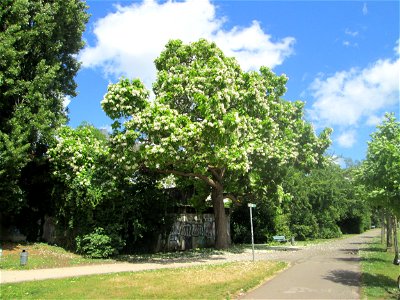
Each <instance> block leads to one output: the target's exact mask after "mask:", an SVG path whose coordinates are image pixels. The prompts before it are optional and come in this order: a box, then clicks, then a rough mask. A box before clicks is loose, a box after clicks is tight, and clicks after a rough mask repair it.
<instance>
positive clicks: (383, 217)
mask: <svg viewBox="0 0 400 300" xmlns="http://www.w3.org/2000/svg"><path fill="white" fill-rule="evenodd" d="M384 242H385V210H383V209H382V211H381V244H383V243H384Z"/></svg>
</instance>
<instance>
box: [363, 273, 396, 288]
mask: <svg viewBox="0 0 400 300" xmlns="http://www.w3.org/2000/svg"><path fill="white" fill-rule="evenodd" d="M361 277H362V280H363V284H364V285H366V286H372V287H379V288H383V289H385V290H386V291H390V290H392V289H393V288H394V287H396V285H397V282H396V280H394V279H393V278H390V277H389V276H386V275H382V274H370V273H362V275H361Z"/></svg>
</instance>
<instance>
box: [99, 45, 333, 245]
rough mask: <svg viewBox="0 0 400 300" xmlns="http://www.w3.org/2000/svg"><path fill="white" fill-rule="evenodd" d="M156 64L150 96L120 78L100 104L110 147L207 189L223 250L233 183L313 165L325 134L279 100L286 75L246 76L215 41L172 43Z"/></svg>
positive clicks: (124, 160) (299, 106)
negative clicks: (110, 123) (110, 132)
mask: <svg viewBox="0 0 400 300" xmlns="http://www.w3.org/2000/svg"><path fill="white" fill-rule="evenodd" d="M155 64H156V68H157V71H158V73H157V80H156V82H155V83H154V84H153V92H154V95H155V97H154V99H151V100H150V92H149V91H147V90H146V88H145V87H144V85H143V84H142V83H141V81H140V80H138V79H135V80H132V81H129V80H128V79H122V80H120V82H118V83H116V84H112V85H110V86H109V88H108V93H107V94H106V95H105V97H104V99H103V101H102V107H103V109H104V111H105V112H106V113H107V114H108V115H109V116H110V117H111V118H113V119H115V120H116V122H115V123H114V129H115V131H114V136H113V143H114V144H115V146H116V148H115V149H118V151H116V152H117V153H119V155H120V158H119V159H120V163H121V164H123V165H125V167H126V168H127V169H129V168H131V169H132V170H134V169H136V167H137V166H139V167H142V168H144V169H147V170H151V171H155V172H159V173H165V174H174V175H176V176H183V177H191V178H193V179H197V180H200V181H202V182H204V184H206V185H208V186H209V188H210V190H211V199H212V205H213V208H214V214H215V223H216V248H226V247H228V246H229V243H230V236H229V232H227V227H226V215H225V210H224V203H223V199H224V198H225V197H231V198H233V196H232V195H234V193H235V192H236V191H238V190H239V189H237V185H235V184H234V182H232V181H235V179H236V178H239V177H240V176H252V177H253V178H256V179H257V181H259V182H260V184H262V178H263V173H265V171H266V168H265V166H269V168H268V172H274V170H276V169H278V168H279V167H280V166H284V165H288V164H302V165H313V164H316V163H318V161H320V160H321V157H322V153H323V152H324V151H325V149H326V148H327V147H328V145H329V130H326V131H323V132H322V134H321V136H320V137H317V136H315V134H314V132H313V130H312V127H311V126H310V124H308V123H306V122H305V121H304V120H303V119H302V116H303V103H301V102H294V103H292V102H287V101H284V100H282V99H281V98H280V97H281V96H282V95H283V94H284V93H285V91H286V88H285V84H286V81H287V78H286V77H285V76H276V75H274V74H273V73H272V72H271V71H270V70H269V69H267V68H264V67H262V68H261V69H260V71H259V72H243V71H242V70H241V68H240V66H239V65H238V63H237V61H236V60H235V59H234V58H230V57H226V56H225V55H224V54H223V53H222V51H221V50H220V49H219V48H218V47H217V46H216V45H215V44H214V43H209V42H207V41H206V40H200V41H198V42H195V43H191V44H189V45H185V44H183V43H182V42H181V41H179V40H172V41H170V42H169V43H168V44H167V45H166V47H165V50H164V51H163V52H162V53H161V55H160V56H159V57H158V58H157V59H156V60H155ZM227 179H229V180H227ZM236 196H237V195H236Z"/></svg>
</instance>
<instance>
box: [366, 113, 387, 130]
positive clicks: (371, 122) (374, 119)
mask: <svg viewBox="0 0 400 300" xmlns="http://www.w3.org/2000/svg"><path fill="white" fill-rule="evenodd" d="M383 119H384V116H380V117H378V116H376V115H371V116H369V117H368V119H367V122H366V124H367V125H369V126H373V127H376V125H378V124H380V123H382V121H383Z"/></svg>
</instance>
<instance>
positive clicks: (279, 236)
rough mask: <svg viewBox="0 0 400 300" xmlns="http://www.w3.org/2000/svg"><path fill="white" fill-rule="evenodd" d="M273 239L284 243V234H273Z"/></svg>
mask: <svg viewBox="0 0 400 300" xmlns="http://www.w3.org/2000/svg"><path fill="white" fill-rule="evenodd" d="M272 238H273V239H274V241H275V242H280V243H286V242H287V240H286V237H285V236H284V235H274V236H273V237H272Z"/></svg>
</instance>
